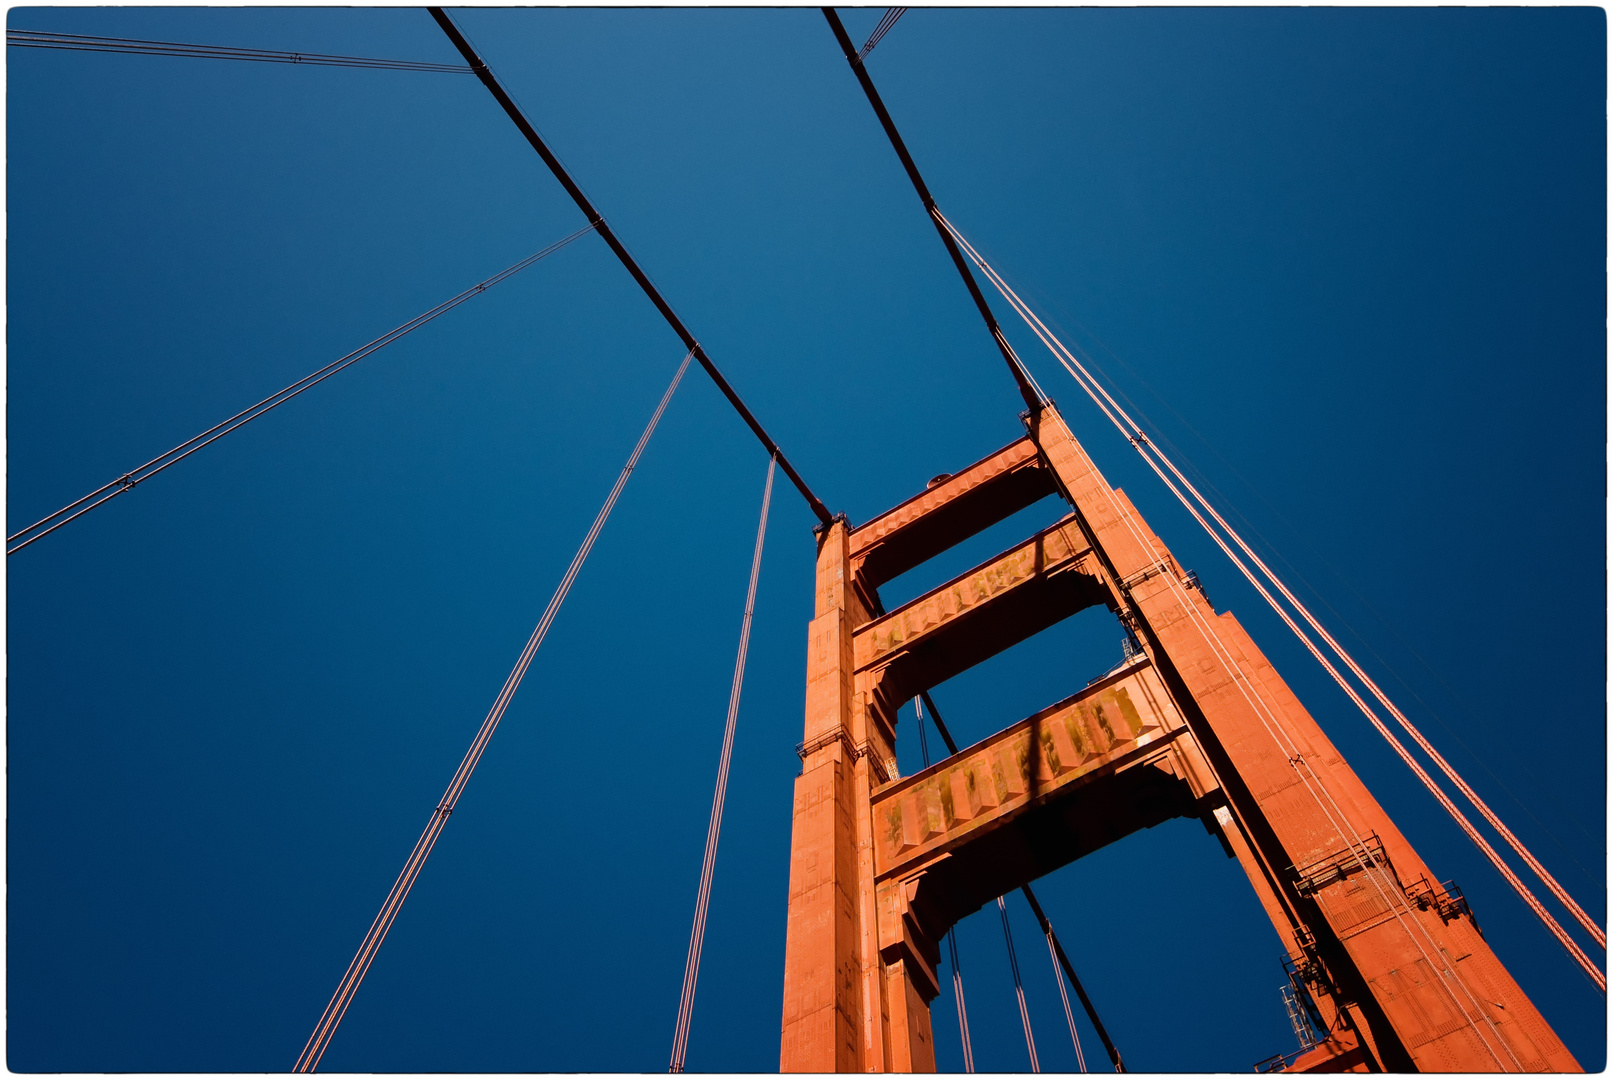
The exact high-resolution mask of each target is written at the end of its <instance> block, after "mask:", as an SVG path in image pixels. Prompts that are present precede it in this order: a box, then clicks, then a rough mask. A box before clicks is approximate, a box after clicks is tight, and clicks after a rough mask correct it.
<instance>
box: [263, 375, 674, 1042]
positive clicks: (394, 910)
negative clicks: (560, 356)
mask: <svg viewBox="0 0 1613 1080" xmlns="http://www.w3.org/2000/svg"><path fill="white" fill-rule="evenodd" d="M688 370H689V357H688V356H684V358H683V363H681V364H679V365H678V370H677V374H675V375H673V376H672V382H671V384H670V385H668V386H667V388H666V393H664V394H662V395H661V401H660V403H659V404H658V405H656V407H655V412H654V414H652V415H651V417H650V422H649V423H648V424H647V425H645V427H644V434H642V435H640V436H639V440H638V443H637V445H635V446H634V447H633V452H632V453H631V454H630V455H628V458H627V464H626V465H624V466H623V467H622V471H621V475H619V476H618V477H617V478H616V483H615V485H614V486H613V487H612V488H611V489H610V494H609V495H608V496H606V498H605V505H603V506H601V507H600V508H599V514H598V515H597V516H596V517H595V518H594V523H593V525H592V527H590V528H589V530H588V535H587V536H585V537H584V538H583V542H582V546H580V547H579V548H578V549H577V554H576V555H575V556H573V557H572V560H571V565H570V566H568V567H567V568H566V572H565V574H564V576H562V577H561V579H560V585H559V587H557V588H556V589H555V591H554V596H552V597H551V598H550V600H549V606H548V607H546V608H544V609H543V617H542V618H540V619H539V620H538V625H537V628H536V629H534V630H533V631H532V636H531V637H530V638H528V639H527V643H526V648H524V649H522V650H521V655H520V657H519V658H518V659H517V660H516V662H515V667H514V668H513V669H512V670H511V671H510V674H509V678H507V679H505V680H504V686H503V688H502V689H501V690H499V694H498V698H497V699H496V700H495V701H494V702H493V707H492V708H491V709H490V710H488V713H487V718H486V719H485V720H483V721H482V726H481V727H480V728H479V729H478V730H477V732H476V738H475V739H474V740H472V742H471V744H470V749H469V750H467V751H466V752H465V758H464V760H463V761H461V762H460V763H459V769H458V770H457V771H455V773H454V778H453V779H452V780H451V781H449V784H448V790H447V791H446V792H444V793H443V797H442V799H441V800H439V801H438V803H437V807H436V809H435V810H433V811H432V812H431V820H430V821H429V822H428V823H427V824H426V831H425V832H423V833H421V834H420V839H419V840H418V841H416V843H415V845H414V850H413V851H411V852H410V853H409V858H408V861H406V862H405V863H404V864H403V871H402V872H401V873H400V874H398V879H397V881H396V882H394V883H393V885H392V889H391V891H390V892H388V893H387V895H386V900H385V901H384V902H383V903H382V905H381V910H380V913H379V914H377V915H376V916H375V922H373V923H372V924H371V925H370V929H369V932H368V933H366V934H365V935H364V940H363V942H362V943H360V945H359V949H358V952H357V953H356V954H355V955H354V957H353V962H352V963H351V964H349V965H348V966H347V971H346V973H345V974H343V975H342V980H341V982H340V983H338V984H337V986H336V993H335V994H334V995H332V997H331V999H330V1004H329V1005H327V1006H325V1012H324V1014H323V1015H322V1016H320V1018H319V1023H318V1024H317V1025H315V1027H314V1032H313V1034H312V1035H310V1036H309V1038H308V1045H307V1046H305V1047H303V1051H302V1053H301V1054H300V1055H299V1056H298V1057H297V1064H296V1065H295V1066H294V1067H293V1068H292V1071H293V1072H299V1073H306V1072H313V1071H314V1070H315V1069H317V1068H318V1067H319V1059H320V1058H322V1057H323V1056H324V1055H325V1049H326V1048H327V1047H328V1046H329V1045H330V1041H331V1039H332V1038H333V1037H335V1035H336V1029H337V1027H339V1026H340V1025H341V1022H342V1017H343V1016H345V1015H346V1014H347V1007H348V1006H349V1005H351V1004H352V1002H353V995H354V994H356V993H357V992H358V988H359V984H361V983H362V982H363V981H364V976H365V975H366V974H367V973H368V972H369V970H370V965H371V964H372V963H373V962H374V961H375V955H376V953H377V952H378V951H379V950H380V948H381V944H382V942H384V941H385V940H386V935H387V932H388V931H389V930H391V929H392V924H393V922H395V921H396V920H397V917H398V912H399V911H400V910H401V909H402V907H403V902H404V901H405V900H407V899H408V898H409V890H410V889H412V888H414V883H415V880H416V879H417V878H419V876H420V870H421V868H422V867H424V866H425V864H426V859H427V858H429V857H430V856H431V849H432V848H433V847H435V846H436V843H437V837H438V836H439V835H441V833H442V830H443V826H444V825H446V824H447V822H448V818H449V816H450V815H451V814H453V812H454V807H455V806H457V805H458V803H459V797H460V795H461V794H462V793H463V792H464V790H465V785H466V784H468V783H469V782H470V777H471V774H472V773H473V772H475V771H476V765H477V763H478V762H480V761H481V760H482V753H483V752H484V751H485V750H486V749H487V744H488V741H489V740H490V739H492V737H493V732H495V731H496V730H498V725H499V721H500V720H502V719H504V711H505V709H507V708H508V707H509V704H510V699H511V698H513V697H514V696H515V691H516V690H517V689H518V688H519V687H520V685H521V679H522V678H523V677H524V676H525V675H526V672H527V668H528V667H530V666H531V664H532V658H533V657H534V656H535V655H537V652H538V647H539V646H540V645H542V644H543V639H544V638H545V637H546V636H548V633H549V627H551V626H552V625H554V620H555V616H556V615H558V614H559V613H560V606H561V605H562V604H564V603H565V602H566V595H567V594H568V593H569V592H570V591H571V586H572V583H573V582H575V581H576V580H577V574H578V573H579V572H580V571H581V570H582V565H583V563H584V561H586V560H587V558H588V553H589V552H590V551H592V550H593V548H594V541H596V540H598V539H599V534H600V532H601V530H603V529H604V528H605V521H606V519H608V518H609V517H610V512H611V510H612V509H614V508H615V506H616V500H617V499H619V498H621V495H622V489H623V488H625V487H626V486H627V481H628V478H629V477H631V476H632V475H633V469H634V468H635V467H636V466H637V465H638V461H639V458H640V457H641V456H642V455H643V454H644V448H645V447H646V446H648V445H649V442H650V436H651V435H652V434H654V433H655V426H656V424H658V423H660V421H661V414H662V413H664V412H666V407H667V404H668V403H669V402H670V401H671V400H672V395H673V393H674V392H676V390H677V389H678V383H680V382H681V381H682V380H683V374H684V372H686V371H688Z"/></svg>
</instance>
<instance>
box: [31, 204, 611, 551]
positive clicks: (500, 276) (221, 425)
mask: <svg viewBox="0 0 1613 1080" xmlns="http://www.w3.org/2000/svg"><path fill="white" fill-rule="evenodd" d="M592 229H593V226H592V225H585V226H583V227H582V228H580V229H578V230H577V231H576V232H574V233H572V234H571V235H570V236H567V237H564V238H562V239H560V240H556V241H555V242H554V243H552V244H550V245H549V246H548V247H546V248H544V249H543V250H542V251H538V252H536V253H534V254H532V255H528V256H527V257H526V258H524V259H522V260H521V261H520V262H518V263H516V264H515V265H513V266H509V267H506V268H505V269H503V270H501V271H499V272H498V273H496V274H494V275H493V276H492V277H490V278H488V279H487V280H486V281H483V282H481V283H480V284H477V285H472V286H471V287H470V288H468V289H466V290H465V291H464V292H462V293H460V294H459V295H458V296H455V297H451V298H450V299H448V300H444V301H443V302H442V303H440V304H438V305H437V306H436V307H434V308H432V309H431V310H429V311H426V312H424V313H423V314H420V315H416V316H415V317H414V318H412V319H410V320H409V321H408V322H406V323H404V324H403V325H402V326H398V327H394V328H393V329H391V330H389V331H387V332H386V333H384V334H382V335H381V336H380V337H378V338H376V339H375V340H374V341H372V342H370V343H369V344H367V345H363V346H360V347H359V348H357V349H355V350H353V351H352V352H350V353H348V354H347V355H346V356H343V357H341V358H340V359H338V360H333V361H331V362H330V363H328V364H326V365H325V366H324V367H322V368H320V369H319V370H318V371H315V372H312V373H310V374H308V375H304V376H303V377H302V378H300V379H298V380H297V381H296V382H294V383H292V384H291V385H290V386H287V387H285V388H284V389H282V390H278V391H276V392H275V393H273V394H270V395H269V396H268V397H266V398H264V399H263V400H262V401H260V402H258V403H257V404H256V405H253V406H251V407H249V408H246V409H242V410H241V411H240V412H238V413H236V414H235V415H234V416H232V417H230V418H229V419H227V420H221V421H219V422H218V423H217V424H214V425H213V426H212V427H210V428H208V429H207V430H206V431H204V432H202V433H201V434H199V435H193V436H191V437H190V438H189V439H186V440H185V441H184V442H182V443H180V444H179V445H178V446H176V447H174V448H173V449H172V450H168V451H166V452H165V453H162V454H158V455H157V456H156V457H154V458H152V459H151V460H150V461H148V462H146V463H145V464H144V465H141V466H139V467H138V468H135V469H130V470H129V471H128V472H126V473H124V474H123V475H122V476H120V477H118V478H117V479H116V480H113V481H110V482H108V483H105V484H102V485H101V486H100V487H98V488H96V489H95V490H94V491H92V492H90V493H89V494H88V495H85V496H84V497H83V498H80V499H77V500H75V501H73V502H70V503H68V504H67V505H66V506H64V507H62V508H61V509H60V510H57V511H56V512H55V513H53V514H48V515H46V516H45V517H42V518H40V519H39V520H38V521H36V522H34V523H33V524H32V525H30V526H28V527H27V528H26V529H19V530H18V531H17V532H15V533H12V534H11V535H10V536H8V537H7V538H6V545H7V546H6V554H7V555H15V554H16V553H17V552H19V551H21V550H22V549H23V548H25V547H27V546H28V545H29V544H31V543H33V542H34V541H35V540H38V539H39V538H40V537H42V536H46V535H48V534H50V533H53V532H55V531H56V530H57V529H59V528H61V527H62V526H63V525H66V524H67V523H68V522H69V521H72V520H73V519H74V518H78V517H82V516H84V515H85V514H87V513H89V512H90V511H91V510H94V509H95V508H96V507H98V506H101V505H102V504H104V503H106V502H108V501H110V500H112V499H115V498H117V497H118V496H119V495H122V494H124V493H125V492H129V491H133V490H134V488H135V485H136V484H139V483H141V482H142V481H145V480H149V479H151V478H152V477H153V476H156V475H157V474H158V473H160V472H162V471H163V470H164V469H166V468H168V467H169V466H170V465H174V464H176V463H178V462H180V461H183V460H184V459H185V458H188V457H190V455H192V454H194V453H195V452H196V451H198V450H200V449H201V448H202V447H204V446H206V445H207V444H208V443H212V442H217V441H218V440H219V439H222V438H223V437H224V436H226V435H228V434H229V433H230V432H232V431H234V430H235V429H236V428H239V427H242V426H243V425H245V424H250V423H251V422H252V421H254V420H256V419H257V418H258V417H260V416H262V415H263V414H264V413H266V412H268V411H269V410H270V409H274V408H277V407H278V406H281V405H284V404H285V403H286V402H288V401H290V400H291V399H292V398H294V397H296V396H297V395H298V394H300V393H302V392H303V391H304V390H307V389H308V388H309V387H311V386H317V385H318V384H319V383H322V382H324V381H325V380H326V379H328V378H330V377H331V376H332V375H334V374H336V373H337V372H338V371H341V370H342V369H344V368H348V367H352V366H353V365H354V364H356V363H358V362H359V361H360V360H362V359H364V358H365V357H366V356H368V355H370V354H371V353H373V352H375V351H376V350H378V349H382V348H385V347H386V346H388V345H390V344H392V343H393V342H394V341H396V340H398V339H399V338H401V337H403V336H404V335H406V334H408V333H410V332H412V331H414V330H418V329H420V327H422V326H424V325H426V323H428V322H430V321H431V320H433V319H435V318H436V317H437V316H439V315H442V314H444V313H445V312H448V311H452V310H453V309H454V308H456V307H458V306H459V305H460V304H463V303H464V302H465V301H466V300H469V299H470V298H471V297H473V296H475V295H477V294H478V293H483V292H486V291H487V290H488V289H490V288H492V287H493V286H494V285H497V284H498V283H499V282H501V281H503V280H504V279H505V278H508V277H511V276H512V275H514V274H518V273H520V272H521V271H522V270H525V269H526V268H527V267H529V266H531V265H532V264H533V263H535V262H537V261H538V260H539V259H542V258H544V257H545V256H547V255H552V254H554V253H555V252H557V251H559V250H560V249H561V248H563V247H565V246H566V245H567V244H569V243H571V242H572V241H573V240H575V239H577V238H578V237H579V236H581V235H583V234H584V233H586V232H589V231H590V230H592Z"/></svg>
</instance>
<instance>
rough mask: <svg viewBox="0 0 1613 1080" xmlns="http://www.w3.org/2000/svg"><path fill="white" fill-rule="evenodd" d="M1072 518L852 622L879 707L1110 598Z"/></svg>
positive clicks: (856, 649)
mask: <svg viewBox="0 0 1613 1080" xmlns="http://www.w3.org/2000/svg"><path fill="white" fill-rule="evenodd" d="M1101 573H1102V572H1101V570H1100V568H1099V566H1098V563H1097V561H1096V560H1095V559H1093V558H1092V552H1091V549H1090V548H1089V547H1088V545H1087V543H1086V541H1085V539H1084V538H1083V537H1082V535H1081V532H1080V530H1079V529H1078V528H1077V527H1076V523H1075V519H1074V518H1073V517H1066V518H1064V519H1063V520H1062V521H1059V522H1058V523H1056V524H1054V525H1052V526H1050V527H1048V528H1046V529H1043V530H1042V531H1041V532H1038V533H1037V534H1036V535H1034V536H1032V537H1031V538H1030V539H1029V540H1027V541H1025V542H1024V543H1022V544H1019V545H1017V546H1015V547H1014V548H1012V549H1011V550H1009V551H1006V552H1003V553H1002V554H1001V555H998V556H996V557H995V558H992V559H988V560H987V561H985V562H984V563H981V564H980V565H978V566H976V567H975V568H974V569H972V570H969V571H966V572H965V573H963V574H961V575H959V576H958V577H956V578H953V579H952V580H951V581H948V582H947V583H945V584H944V585H940V586H938V587H936V588H934V589H931V590H930V591H929V592H927V593H925V594H924V595H922V596H920V597H918V598H916V599H914V600H912V601H910V602H908V603H906V604H903V605H902V606H901V607H899V608H897V609H896V610H894V611H891V612H888V613H887V614H885V615H883V616H880V617H879V618H876V619H874V620H872V621H871V622H868V623H866V624H865V625H863V626H861V627H859V628H858V629H857V630H856V631H855V632H854V634H853V638H852V651H853V658H854V664H855V668H856V671H857V673H858V674H859V675H861V674H863V673H869V674H871V675H873V677H874V686H875V692H876V694H877V696H878V697H879V699H880V701H881V703H882V704H883V705H886V706H889V707H894V706H895V705H897V704H900V703H901V702H904V701H906V700H908V699H909V698H911V697H913V696H914V695H915V694H917V693H918V692H919V691H921V690H927V689H929V688H930V687H932V686H935V685H937V684H939V683H942V682H945V681H946V680H947V679H949V678H951V677H952V676H954V675H957V674H958V673H960V672H962V671H964V670H967V669H968V668H970V667H972V666H974V665H975V664H978V663H980V662H981V661H983V660H986V659H989V658H990V657H992V656H995V655H996V654H997V653H999V652H1001V651H1002V650H1004V649H1007V648H1009V647H1011V646H1013V645H1016V644H1018V643H1019V642H1021V641H1024V640H1025V639H1026V638H1028V637H1030V636H1032V635H1033V634H1037V633H1040V632H1041V631H1042V630H1045V629H1047V628H1048V627H1049V626H1052V625H1053V624H1054V623H1056V622H1059V621H1060V620H1062V619H1066V618H1068V617H1069V616H1071V615H1074V614H1075V613H1076V612H1078V611H1080V610H1082V609H1083V608H1087V607H1090V606H1092V605H1093V604H1103V603H1108V602H1110V593H1109V590H1108V589H1107V588H1106V587H1105V586H1104V585H1103V582H1102V580H1101Z"/></svg>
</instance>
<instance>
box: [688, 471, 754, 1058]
mask: <svg viewBox="0 0 1613 1080" xmlns="http://www.w3.org/2000/svg"><path fill="white" fill-rule="evenodd" d="M777 464H778V459H777V458H775V457H769V458H768V459H767V483H766V485H765V486H764V487H763V488H762V517H761V520H760V521H759V522H757V524H756V551H755V553H754V554H753V555H752V556H751V564H750V587H749V588H748V589H746V591H745V615H744V618H743V619H741V620H740V624H739V655H738V656H737V657H735V659H734V683H733V686H732V687H731V688H730V689H729V691H728V723H727V726H726V727H725V728H724V729H723V736H722V754H721V756H720V757H719V759H718V763H717V790H716V793H715V794H714V795H713V796H712V799H711V822H710V824H708V825H707V826H706V855H705V860H704V861H703V862H702V863H701V864H700V889H699V893H698V895H697V897H696V899H695V906H694V927H693V929H692V930H690V932H689V958H688V959H687V960H686V961H685V962H684V965H683V996H682V997H681V998H680V999H679V1001H678V1024H677V1027H676V1028H674V1029H673V1033H672V1063H671V1065H670V1066H668V1068H667V1071H668V1072H674V1073H681V1072H682V1071H683V1061H684V1057H685V1055H686V1054H687V1052H688V1049H689V1024H690V1023H691V1021H692V1020H693V1019H694V993H695V983H696V982H697V981H698V980H699V978H700V952H701V948H702V947H703V946H704V944H705V940H706V913H707V912H708V911H709V910H710V907H711V876H712V871H713V870H714V869H715V868H716V865H717V839H718V837H719V836H721V834H722V811H723V803H724V801H725V800H726V799H727V796H728V763H729V762H730V761H731V760H732V759H733V756H734V726H735V724H736V722H737V721H738V719H739V694H740V691H741V690H742V689H744V686H745V655H746V653H747V652H749V650H750V628H751V617H752V616H753V615H754V614H755V613H756V581H757V579H758V578H759V577H760V576H761V573H762V541H763V540H765V539H766V538H767V511H768V508H769V507H770V506H771V505H772V502H773V469H774V467H775V466H776V465H777Z"/></svg>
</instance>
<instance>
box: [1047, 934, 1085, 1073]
mask: <svg viewBox="0 0 1613 1080" xmlns="http://www.w3.org/2000/svg"><path fill="white" fill-rule="evenodd" d="M1047 958H1048V959H1049V960H1051V961H1052V962H1053V981H1054V982H1056V983H1058V984H1059V1000H1060V1001H1062V1002H1063V1003H1064V1022H1065V1023H1066V1024H1069V1025H1070V1042H1071V1043H1072V1044H1073V1045H1074V1046H1075V1064H1076V1068H1078V1069H1080V1070H1081V1071H1082V1072H1086V1071H1087V1056H1086V1055H1085V1054H1083V1053H1081V1036H1080V1034H1079V1033H1078V1032H1077V1031H1076V1030H1075V1014H1074V1013H1073V1012H1071V1011H1070V992H1069V991H1068V990H1066V989H1064V972H1062V971H1060V970H1059V958H1058V956H1057V954H1055V953H1054V952H1053V938H1052V937H1051V936H1049V937H1048V939H1047Z"/></svg>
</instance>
